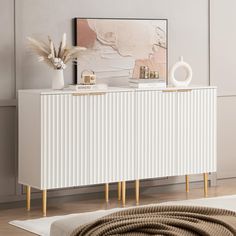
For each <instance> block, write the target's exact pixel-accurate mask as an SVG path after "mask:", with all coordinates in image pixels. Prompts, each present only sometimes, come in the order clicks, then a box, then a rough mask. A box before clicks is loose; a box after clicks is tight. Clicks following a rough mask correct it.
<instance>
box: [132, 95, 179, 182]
mask: <svg viewBox="0 0 236 236" xmlns="http://www.w3.org/2000/svg"><path fill="white" fill-rule="evenodd" d="M135 96H136V135H135V136H136V146H137V153H136V156H137V178H140V179H146V178H155V177H162V176H169V175H171V173H172V172H173V169H174V157H175V130H176V127H175V126H176V124H175V120H176V105H175V103H176V101H175V100H176V93H171V92H168V93H163V92H161V91H139V92H137V93H136V95H135Z"/></svg>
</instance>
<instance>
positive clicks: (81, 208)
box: [0, 179, 236, 236]
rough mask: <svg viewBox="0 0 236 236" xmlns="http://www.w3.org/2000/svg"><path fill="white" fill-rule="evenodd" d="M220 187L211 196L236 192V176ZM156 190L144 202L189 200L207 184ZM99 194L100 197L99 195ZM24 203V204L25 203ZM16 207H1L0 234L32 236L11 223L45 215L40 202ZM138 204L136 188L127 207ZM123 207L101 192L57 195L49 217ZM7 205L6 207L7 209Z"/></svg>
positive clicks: (145, 193)
mask: <svg viewBox="0 0 236 236" xmlns="http://www.w3.org/2000/svg"><path fill="white" fill-rule="evenodd" d="M217 185H218V186H217V187H210V188H209V197H216V196H223V195H234V194H235V195H236V179H230V180H221V181H218V184H217ZM158 189H159V190H157V191H155V189H154V188H146V189H142V190H141V196H140V197H141V199H140V205H145V204H150V203H158V202H159V203H160V202H164V201H173V200H185V199H196V198H202V197H203V186H202V187H199V186H198V187H197V188H194V189H193V188H192V189H190V193H188V194H187V193H185V191H184V190H185V187H184V185H179V187H177V188H175V189H173V188H166V187H165V188H164V190H163V189H162V190H161V191H160V187H159V188H158ZM95 197H96V198H95ZM22 204H23V203H22ZM17 205H18V206H14V204H12V205H11V206H10V208H9V207H8V208H6V205H5V207H4V206H1V208H0V236H23V235H25V236H28V235H33V234H31V233H28V232H26V231H23V230H20V229H18V228H16V227H14V226H11V225H9V224H8V222H9V221H11V220H24V219H33V218H39V217H42V213H41V206H40V202H39V201H36V200H35V201H34V202H33V204H32V205H33V206H32V210H31V212H26V210H25V208H24V207H23V206H19V204H17ZM133 205H135V197H134V193H133V191H132V192H131V191H130V192H129V193H128V196H127V206H133ZM115 207H121V203H120V202H118V201H117V198H116V196H115V195H114V193H113V196H112V197H111V198H110V202H109V204H106V203H105V201H104V198H102V196H101V195H100V197H97V196H90V198H89V199H87V200H80V201H78V200H77V201H76V197H73V198H72V199H68V197H67V198H57V199H50V200H49V203H48V216H54V215H63V214H71V213H79V212H87V211H95V210H99V209H109V208H115ZM4 208H6V209H4Z"/></svg>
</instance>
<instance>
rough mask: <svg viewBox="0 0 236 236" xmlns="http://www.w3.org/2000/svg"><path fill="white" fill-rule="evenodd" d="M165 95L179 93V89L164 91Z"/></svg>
mask: <svg viewBox="0 0 236 236" xmlns="http://www.w3.org/2000/svg"><path fill="white" fill-rule="evenodd" d="M162 92H163V93H174V92H178V90H177V89H171V90H170V89H169V90H162Z"/></svg>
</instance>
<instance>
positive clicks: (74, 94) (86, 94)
mask: <svg viewBox="0 0 236 236" xmlns="http://www.w3.org/2000/svg"><path fill="white" fill-rule="evenodd" d="M105 94H106V93H105V92H94V93H72V96H101V95H105Z"/></svg>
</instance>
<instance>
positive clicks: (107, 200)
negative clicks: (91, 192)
mask: <svg viewBox="0 0 236 236" xmlns="http://www.w3.org/2000/svg"><path fill="white" fill-rule="evenodd" d="M105 199H106V202H109V184H105Z"/></svg>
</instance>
